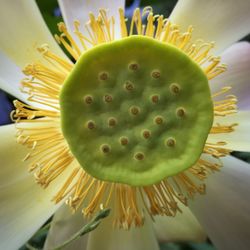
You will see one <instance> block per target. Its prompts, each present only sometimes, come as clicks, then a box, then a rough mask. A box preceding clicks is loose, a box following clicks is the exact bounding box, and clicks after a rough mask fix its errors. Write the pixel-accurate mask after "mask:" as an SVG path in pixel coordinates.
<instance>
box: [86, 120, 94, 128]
mask: <svg viewBox="0 0 250 250" xmlns="http://www.w3.org/2000/svg"><path fill="white" fill-rule="evenodd" d="M87 128H88V129H94V128H95V122H94V121H92V120H90V121H88V122H87Z"/></svg>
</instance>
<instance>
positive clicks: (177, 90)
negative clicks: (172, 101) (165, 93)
mask: <svg viewBox="0 0 250 250" xmlns="http://www.w3.org/2000/svg"><path fill="white" fill-rule="evenodd" d="M169 88H170V91H171V92H172V93H173V94H175V95H177V94H179V93H180V90H181V88H180V85H179V84H177V83H172V84H171V85H170V87H169Z"/></svg>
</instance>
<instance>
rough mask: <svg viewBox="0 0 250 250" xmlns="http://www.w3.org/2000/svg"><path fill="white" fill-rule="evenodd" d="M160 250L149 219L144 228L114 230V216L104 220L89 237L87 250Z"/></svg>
mask: <svg viewBox="0 0 250 250" xmlns="http://www.w3.org/2000/svg"><path fill="white" fill-rule="evenodd" d="M96 249H102V250H128V249H129V250H158V249H159V246H158V244H157V241H156V236H155V234H154V231H153V227H152V222H151V220H150V219H149V218H147V219H146V222H145V224H144V226H143V227H139V228H131V229H130V230H127V231H126V230H124V229H114V228H113V227H112V216H109V217H108V218H106V219H104V220H103V221H102V222H101V224H100V225H99V226H98V228H97V229H95V230H94V231H92V232H91V233H90V235H89V239H88V246H87V250H96Z"/></svg>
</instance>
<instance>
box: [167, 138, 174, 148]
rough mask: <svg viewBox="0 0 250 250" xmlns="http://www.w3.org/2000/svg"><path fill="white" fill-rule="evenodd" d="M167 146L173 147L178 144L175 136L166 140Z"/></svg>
mask: <svg viewBox="0 0 250 250" xmlns="http://www.w3.org/2000/svg"><path fill="white" fill-rule="evenodd" d="M165 144H166V146H167V147H170V148H173V147H175V145H176V140H175V139H174V138H173V137H170V138H168V139H167V140H166V142H165Z"/></svg>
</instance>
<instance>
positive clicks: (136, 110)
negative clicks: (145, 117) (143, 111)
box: [129, 106, 140, 116]
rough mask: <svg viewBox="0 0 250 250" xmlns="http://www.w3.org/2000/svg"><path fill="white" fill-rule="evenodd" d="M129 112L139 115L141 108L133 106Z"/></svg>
mask: <svg viewBox="0 0 250 250" xmlns="http://www.w3.org/2000/svg"><path fill="white" fill-rule="evenodd" d="M129 112H130V113H131V114H132V115H134V116H135V115H138V114H139V113H140V108H139V107H137V106H132V107H130V109H129Z"/></svg>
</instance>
